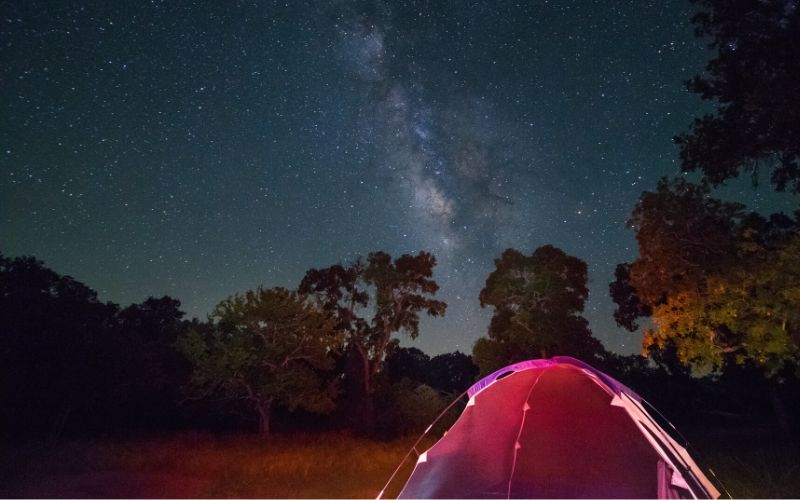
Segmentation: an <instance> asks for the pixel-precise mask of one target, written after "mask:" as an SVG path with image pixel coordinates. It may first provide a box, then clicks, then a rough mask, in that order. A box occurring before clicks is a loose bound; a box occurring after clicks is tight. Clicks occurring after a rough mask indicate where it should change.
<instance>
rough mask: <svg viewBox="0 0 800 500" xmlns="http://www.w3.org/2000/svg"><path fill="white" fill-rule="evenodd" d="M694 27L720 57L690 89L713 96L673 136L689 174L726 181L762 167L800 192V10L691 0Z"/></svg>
mask: <svg viewBox="0 0 800 500" xmlns="http://www.w3.org/2000/svg"><path fill="white" fill-rule="evenodd" d="M693 3H696V4H699V6H700V11H699V12H698V13H697V14H696V15H695V16H694V17H693V19H692V21H693V23H694V25H695V32H696V34H697V36H700V37H710V38H711V42H710V45H709V46H710V48H711V49H713V50H715V51H716V57H715V58H714V59H712V60H711V61H710V62H709V63H708V65H707V66H706V73H705V74H704V75H698V76H695V77H694V78H693V79H692V80H690V81H689V82H688V87H689V90H691V91H692V92H695V93H697V94H700V96H701V97H702V98H703V99H705V100H710V101H714V102H715V103H716V105H717V109H716V113H714V114H707V115H705V116H703V117H701V118H696V119H695V120H694V122H693V124H692V125H691V128H690V130H689V131H688V132H686V133H684V134H682V135H680V136H678V137H676V138H675V141H676V143H677V144H678V145H679V147H680V158H681V163H682V167H683V170H684V171H694V170H700V171H701V172H702V173H703V176H704V179H705V180H707V181H709V182H711V183H712V184H715V185H716V184H720V183H722V182H723V181H725V180H726V179H729V178H732V177H736V176H737V175H738V174H739V173H740V172H741V171H749V172H751V173H753V174H754V175H753V179H754V180H755V179H756V174H757V171H758V168H759V166H765V167H767V168H769V169H771V170H772V174H771V181H772V183H773V184H774V186H775V187H776V188H777V189H778V190H781V191H782V190H784V189H789V190H791V191H793V192H795V193H800V112H798V110H800V93H798V92H797V82H798V81H800V44H799V43H798V42H797V41H798V40H800V7H798V4H797V2H794V1H787V0H693Z"/></svg>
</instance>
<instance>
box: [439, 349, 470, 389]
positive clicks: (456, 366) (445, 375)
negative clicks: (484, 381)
mask: <svg viewBox="0 0 800 500" xmlns="http://www.w3.org/2000/svg"><path fill="white" fill-rule="evenodd" d="M479 372H480V369H479V368H478V367H477V366H476V365H475V363H473V362H472V357H471V356H468V355H466V354H464V353H461V352H458V351H456V352H448V353H444V354H439V355H437V356H434V357H432V358H431V361H430V372H429V373H428V379H427V380H428V381H427V384H428V385H430V386H431V387H433V388H434V389H438V390H440V391H443V392H447V393H451V394H452V393H455V394H461V393H462V392H464V391H466V390H467V389H468V388H469V386H471V385H472V384H473V383H474V382H475V377H477V376H478V373H479Z"/></svg>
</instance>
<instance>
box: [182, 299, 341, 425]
mask: <svg viewBox="0 0 800 500" xmlns="http://www.w3.org/2000/svg"><path fill="white" fill-rule="evenodd" d="M211 319H212V320H213V323H214V328H213V329H212V330H211V331H210V332H209V333H206V334H202V333H199V332H197V331H192V332H190V333H188V334H187V335H185V336H184V337H182V338H181V339H180V340H179V342H178V348H179V350H180V351H181V352H182V353H183V354H184V355H186V356H187V358H188V359H189V360H190V361H191V362H192V364H193V367H194V370H193V373H192V385H193V387H194V388H195V390H196V391H197V393H198V394H199V395H202V396H214V395H216V396H221V397H225V398H235V399H240V400H244V401H246V402H248V403H249V404H251V405H252V407H253V408H254V410H256V412H257V413H258V417H259V430H260V432H261V434H262V435H265V436H266V435H269V433H270V427H269V425H270V414H271V411H272V406H273V403H279V404H282V405H284V406H286V407H287V408H288V409H289V410H294V409H295V408H297V407H302V408H304V409H306V410H309V411H314V412H328V411H330V410H332V409H333V405H334V396H335V388H334V387H332V386H331V385H325V384H323V383H322V381H321V380H320V378H319V376H318V373H317V372H318V371H319V370H330V369H331V368H333V366H334V362H333V358H332V357H331V352H332V351H333V350H336V349H338V348H339V347H340V346H341V341H342V336H341V334H340V331H339V330H337V329H336V323H335V321H334V319H333V318H332V317H331V316H330V315H329V314H327V313H326V312H325V311H323V310H322V309H321V308H319V307H318V306H317V305H316V304H314V303H311V302H309V301H307V300H306V299H305V298H304V297H303V296H302V295H299V294H297V293H295V292H292V291H289V290H286V289H283V288H271V289H264V288H258V289H256V290H255V291H252V290H251V291H248V292H246V293H245V294H244V295H240V294H237V295H234V296H232V297H230V298H228V299H226V300H224V301H222V302H221V303H220V304H219V305H217V307H216V308H215V310H214V312H213V313H212V315H211Z"/></svg>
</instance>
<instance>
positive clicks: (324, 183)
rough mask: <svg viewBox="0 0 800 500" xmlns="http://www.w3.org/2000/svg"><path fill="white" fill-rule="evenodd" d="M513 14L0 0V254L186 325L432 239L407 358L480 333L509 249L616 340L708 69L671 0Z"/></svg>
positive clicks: (466, 346)
mask: <svg viewBox="0 0 800 500" xmlns="http://www.w3.org/2000/svg"><path fill="white" fill-rule="evenodd" d="M520 4H521V5H517V3H516V2H506V1H486V2H374V1H371V2H350V1H332V2H288V3H286V2H251V3H234V2H206V3H204V2H196V1H194V2H192V1H188V2H180V3H169V2H160V1H152V2H125V3H119V4H111V3H109V2H99V1H98V2H58V1H51V2H38V1H21V0H19V1H11V2H5V3H4V4H3V8H2V9H0V10H2V14H1V15H0V23H2V25H0V40H2V45H0V72H1V73H0V76H1V77H2V82H1V84H2V89H3V91H2V93H0V146H2V150H1V151H0V152H1V153H2V154H1V155H0V201H1V202H2V207H0V208H1V209H2V214H1V216H0V250H2V252H3V253H4V254H7V255H20V254H32V255H35V256H37V257H38V258H40V259H43V260H44V261H45V262H46V264H47V265H49V266H51V267H52V268H54V269H55V270H57V271H59V272H61V273H65V274H69V275H72V276H74V277H75V278H77V279H79V280H81V281H83V282H85V283H87V284H89V285H90V286H92V287H94V288H96V289H97V290H98V291H99V293H100V296H101V298H102V299H104V300H112V301H116V302H119V303H122V304H128V303H131V302H139V301H141V300H143V299H145V298H146V297H147V296H148V295H156V296H160V295H163V294H169V295H172V296H174V297H176V298H178V299H180V300H181V301H182V302H183V305H184V309H185V310H186V311H187V312H188V313H189V315H190V316H198V317H204V316H205V315H206V314H207V313H208V312H209V311H210V310H211V308H212V307H213V305H214V304H215V303H216V302H218V301H219V300H221V299H223V298H224V297H226V296H227V295H229V294H231V293H234V292H237V291H243V290H245V289H248V288H252V287H255V286H258V285H260V284H263V285H265V286H290V287H293V286H296V285H297V283H298V282H299V280H300V279H301V278H302V276H303V274H304V272H305V270H306V269H308V268H310V267H321V266H327V265H330V264H334V263H337V262H340V261H346V260H350V259H353V258H355V257H356V256H357V255H366V254H367V253H368V252H370V251H374V250H385V251H388V252H390V253H391V254H393V255H399V254H400V253H403V252H417V251H420V250H427V251H431V252H433V253H434V254H435V255H436V256H437V259H438V261H439V264H438V266H437V268H436V271H435V278H436V279H437V281H438V282H439V284H440V285H441V290H440V296H441V298H442V299H443V300H445V301H446V302H448V304H449V308H448V312H447V315H446V317H445V318H443V319H434V320H426V321H425V322H424V323H423V329H422V333H421V336H420V339H419V340H418V341H417V343H416V345H418V346H419V347H421V348H422V349H423V350H426V351H428V352H430V353H437V352H444V351H452V350H455V349H460V350H462V351H467V352H468V351H469V350H470V349H471V346H472V343H473V342H474V340H475V339H476V338H477V337H478V336H479V335H482V334H484V333H485V331H486V326H487V323H488V316H489V311H485V310H481V309H480V307H479V304H478V292H479V290H480V288H481V286H482V284H483V282H484V280H485V279H486V276H487V275H488V273H489V272H490V271H491V269H492V266H493V263H492V261H493V259H494V258H495V257H497V256H498V255H499V253H500V252H501V251H502V250H503V249H504V248H507V247H515V248H518V249H520V250H521V251H523V252H526V253H529V252H532V251H533V250H534V249H535V248H536V247H537V246H539V245H543V244H547V243H552V244H555V245H557V246H559V247H561V248H563V249H564V250H565V251H566V252H568V253H570V254H572V255H576V256H578V257H580V258H581V259H583V260H585V261H586V262H587V264H588V265H589V271H590V279H591V282H590V290H591V295H590V301H589V304H588V307H587V311H586V315H587V317H588V318H589V319H590V322H591V326H592V329H593V331H594V332H595V335H596V336H597V337H598V338H600V339H601V340H602V341H603V342H604V343H605V344H606V345H607V346H609V347H610V348H612V349H615V350H618V351H622V352H631V351H636V350H637V349H638V345H637V341H636V339H635V337H633V336H631V335H629V334H625V333H621V332H620V331H619V330H618V329H617V328H616V326H615V325H614V323H613V319H612V316H611V313H612V304H611V302H610V300H609V299H608V297H607V286H608V282H609V281H610V280H611V279H612V275H613V269H614V266H615V265H616V264H617V263H619V262H623V261H628V260H631V259H632V258H633V257H634V256H635V251H636V246H635V241H634V240H633V235H632V234H631V232H630V231H629V230H628V229H626V228H625V221H626V219H627V217H628V215H629V214H630V211H631V210H632V208H633V205H634V203H635V200H636V198H637V197H638V195H639V194H640V193H641V191H642V190H644V189H650V188H652V187H654V186H655V182H656V180H657V179H658V178H659V177H661V176H663V175H673V174H675V173H677V170H678V167H677V163H676V159H677V158H676V151H675V148H674V146H673V144H672V142H671V138H672V136H673V135H675V134H676V133H679V132H680V131H682V130H683V129H684V128H685V127H686V126H687V124H688V123H689V122H690V120H691V118H692V117H693V116H695V115H696V114H698V113H700V112H702V111H703V110H704V109H705V108H703V107H702V106H701V105H700V102H699V101H698V99H697V98H696V97H695V96H692V95H691V94H689V93H688V92H686V91H685V88H684V85H683V81H684V80H686V79H687V78H689V77H690V76H691V75H692V74H694V73H696V72H698V71H700V70H701V69H702V67H703V65H704V64H705V61H706V59H707V58H708V56H709V54H708V52H707V51H706V49H705V47H704V45H703V43H702V42H700V41H697V40H695V39H693V37H692V29H691V26H690V25H689V21H688V19H689V17H690V7H689V5H688V2H684V1H677V0H669V1H666V2H662V1H659V2H655V1H653V2H649V1H638V0H637V1H633V0H631V1H608V2H602V1H596V2H583V1H574V2H571V1H544V0H541V1H531V2H520ZM737 189H739V188H737ZM740 190H741V193H739V191H736V192H737V194H743V196H744V197H745V198H746V200H745V201H747V202H749V203H750V204H751V205H753V206H755V207H761V208H768V209H772V208H773V207H774V206H776V204H778V203H779V202H778V201H777V200H776V199H772V198H769V199H766V198H765V196H766V195H763V194H762V193H759V192H755V191H750V190H749V188H748V189H740Z"/></svg>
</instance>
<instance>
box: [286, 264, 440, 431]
mask: <svg viewBox="0 0 800 500" xmlns="http://www.w3.org/2000/svg"><path fill="white" fill-rule="evenodd" d="M435 265H436V258H435V257H434V256H433V255H431V254H430V253H427V252H420V253H418V254H417V255H408V254H404V255H402V256H400V257H398V258H397V259H395V260H394V261H393V260H392V258H391V256H390V255H389V254H387V253H385V252H373V253H370V254H369V256H368V257H367V262H366V264H365V263H363V262H362V261H360V260H357V261H356V262H354V263H352V264H350V265H347V266H343V265H335V266H331V267H329V268H325V269H310V270H309V271H308V272H307V273H306V275H305V277H304V278H303V280H302V282H301V283H300V286H299V288H298V289H299V291H300V292H301V293H306V294H310V295H312V296H314V297H315V298H316V300H317V301H318V303H319V304H320V305H321V306H322V307H323V308H325V309H326V310H327V311H329V312H330V313H331V314H333V316H334V317H335V318H336V320H337V324H338V325H339V326H340V327H341V328H343V329H344V330H345V331H346V334H347V339H346V349H347V353H348V361H349V368H350V369H349V370H348V373H349V374H350V375H351V381H354V382H356V383H355V384H352V385H351V390H353V391H357V394H358V395H357V396H356V397H357V399H358V400H359V401H360V405H359V408H358V409H357V411H358V412H359V413H360V417H361V419H362V420H361V422H362V423H366V426H367V427H369V426H371V425H372V424H373V422H372V420H373V419H374V407H373V403H374V401H373V396H374V393H375V379H376V377H377V375H378V374H379V373H380V371H381V370H382V368H383V364H384V361H385V357H386V354H387V349H388V347H389V345H390V340H391V337H392V335H393V334H395V333H397V332H405V333H406V334H407V335H409V336H410V337H411V338H412V339H414V338H416V337H417V336H418V335H419V319H420V314H422V313H426V314H428V315H429V316H440V315H442V314H444V311H445V309H446V307H447V304H445V303H444V302H442V301H439V300H434V299H432V298H431V296H433V295H435V294H436V291H437V290H438V288H439V286H438V285H437V284H436V282H435V281H434V280H433V278H432V276H433V268H434V266H435ZM370 299H372V300H370ZM368 305H371V311H372V313H373V314H372V317H371V318H370V319H367V318H366V317H365V316H364V313H365V311H366V308H367V306H368Z"/></svg>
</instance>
